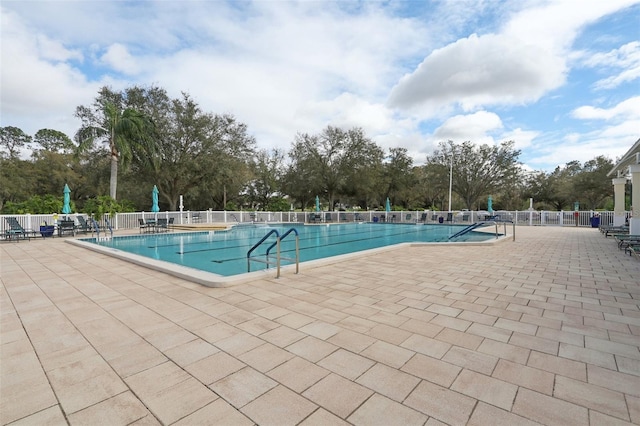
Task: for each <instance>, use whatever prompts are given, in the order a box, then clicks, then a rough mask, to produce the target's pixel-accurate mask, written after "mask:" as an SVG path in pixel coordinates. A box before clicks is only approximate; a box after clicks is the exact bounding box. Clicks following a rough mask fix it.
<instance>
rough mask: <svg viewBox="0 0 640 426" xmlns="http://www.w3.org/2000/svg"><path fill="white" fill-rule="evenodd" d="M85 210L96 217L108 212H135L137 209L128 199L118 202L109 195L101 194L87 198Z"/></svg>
mask: <svg viewBox="0 0 640 426" xmlns="http://www.w3.org/2000/svg"><path fill="white" fill-rule="evenodd" d="M83 211H84V213H88V214H90V215H92V216H94V217H96V218H102V217H104V215H106V214H108V215H109V216H113V215H114V214H115V213H118V212H134V211H136V209H135V207H134V206H133V204H131V203H130V202H128V201H122V202H118V201H116V200H114V199H113V198H111V197H110V196H108V195H101V196H99V197H96V198H91V199H89V200H87V201H86V202H85V203H84V208H83Z"/></svg>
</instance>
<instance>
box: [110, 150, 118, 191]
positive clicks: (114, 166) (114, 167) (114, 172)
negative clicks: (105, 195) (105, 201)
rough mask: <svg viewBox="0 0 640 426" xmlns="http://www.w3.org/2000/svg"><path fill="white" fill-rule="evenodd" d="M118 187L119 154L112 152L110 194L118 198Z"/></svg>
mask: <svg viewBox="0 0 640 426" xmlns="http://www.w3.org/2000/svg"><path fill="white" fill-rule="evenodd" d="M117 187H118V156H117V155H113V154H111V177H110V179H109V195H110V196H111V198H113V199H114V200H115V199H116V189H117Z"/></svg>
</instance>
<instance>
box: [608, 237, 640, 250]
mask: <svg viewBox="0 0 640 426" xmlns="http://www.w3.org/2000/svg"><path fill="white" fill-rule="evenodd" d="M614 238H615V240H616V241H617V243H618V248H619V249H620V250H622V249H623V248H625V247H627V246H628V245H629V244H637V243H640V235H629V234H622V235H615V236H614Z"/></svg>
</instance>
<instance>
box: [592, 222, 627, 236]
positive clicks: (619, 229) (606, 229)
mask: <svg viewBox="0 0 640 426" xmlns="http://www.w3.org/2000/svg"><path fill="white" fill-rule="evenodd" d="M599 229H600V232H602V233H603V234H604V236H605V237H608V236H609V235H610V234H615V233H625V232H626V233H628V232H629V226H628V225H621V226H613V225H606V226H600V227H599Z"/></svg>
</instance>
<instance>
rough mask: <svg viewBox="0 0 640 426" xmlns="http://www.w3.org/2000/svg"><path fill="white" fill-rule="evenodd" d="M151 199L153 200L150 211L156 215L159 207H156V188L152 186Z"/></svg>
mask: <svg viewBox="0 0 640 426" xmlns="http://www.w3.org/2000/svg"><path fill="white" fill-rule="evenodd" d="M151 198H152V199H153V205H152V206H151V211H152V212H153V213H158V212H159V211H160V207H158V187H157V186H155V185H153V191H151Z"/></svg>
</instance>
